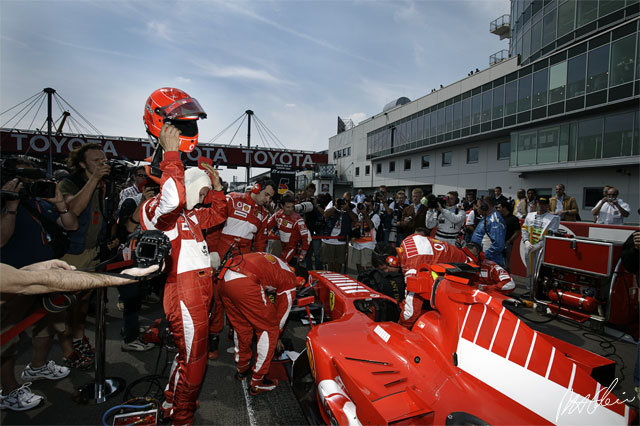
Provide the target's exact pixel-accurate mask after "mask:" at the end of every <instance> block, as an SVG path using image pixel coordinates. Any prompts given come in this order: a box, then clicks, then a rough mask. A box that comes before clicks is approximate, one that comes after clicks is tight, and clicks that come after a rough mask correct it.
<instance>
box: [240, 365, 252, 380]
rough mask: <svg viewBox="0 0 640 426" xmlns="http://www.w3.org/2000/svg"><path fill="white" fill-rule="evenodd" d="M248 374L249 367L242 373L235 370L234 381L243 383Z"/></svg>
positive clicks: (249, 371)
mask: <svg viewBox="0 0 640 426" xmlns="http://www.w3.org/2000/svg"><path fill="white" fill-rule="evenodd" d="M249 374H251V366H249V367H247V369H246V370H244V371H238V370H236V379H238V380H240V381H243V380H244V378H245V377H247V376H248V375H249Z"/></svg>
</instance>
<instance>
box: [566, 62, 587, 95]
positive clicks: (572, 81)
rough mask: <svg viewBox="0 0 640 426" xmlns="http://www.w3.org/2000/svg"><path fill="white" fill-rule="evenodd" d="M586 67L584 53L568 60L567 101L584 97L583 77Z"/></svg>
mask: <svg viewBox="0 0 640 426" xmlns="http://www.w3.org/2000/svg"><path fill="white" fill-rule="evenodd" d="M586 67H587V55H586V53H585V54H582V55H580V56H576V57H575V58H571V59H569V64H568V66H567V99H570V98H573V97H575V96H580V95H584V83H585V79H584V78H585V77H584V76H585V68H586Z"/></svg>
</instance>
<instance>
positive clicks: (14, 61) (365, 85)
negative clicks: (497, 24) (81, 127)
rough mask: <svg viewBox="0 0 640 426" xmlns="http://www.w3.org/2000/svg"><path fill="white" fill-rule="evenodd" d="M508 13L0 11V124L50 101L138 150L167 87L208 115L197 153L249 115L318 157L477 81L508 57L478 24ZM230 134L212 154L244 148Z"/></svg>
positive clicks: (472, 0)
mask: <svg viewBox="0 0 640 426" xmlns="http://www.w3.org/2000/svg"><path fill="white" fill-rule="evenodd" d="M507 13H509V1H508V0H423V1H391V0H379V1H365V0H355V1H350V0H340V1H322V0H314V1H303V0H288V1H279V0H273V1H272V0H260V1H257V0H253V1H230V0H226V1H213V0H188V1H186V0H185V1H176V0H129V1H125V0H100V1H98V0H83V1H80V0H46V1H36V0H0V112H4V111H6V110H8V109H9V108H11V107H13V106H15V105H17V104H18V103H20V102H22V101H24V100H25V99H27V98H29V97H30V96H32V95H35V94H36V93H38V92H40V91H42V89H44V88H45V87H52V88H54V89H55V90H56V91H57V93H58V94H59V95H60V96H62V98H64V99H65V100H66V101H67V102H69V104H71V105H72V106H73V107H74V108H75V109H76V110H77V111H78V112H79V113H80V114H82V116H84V117H85V118H86V119H87V120H88V121H89V122H90V123H91V124H92V125H93V126H95V128H97V129H98V130H99V132H100V133H101V134H103V135H110V136H128V137H141V138H145V137H146V133H145V129H144V124H143V121H142V114H143V108H144V104H145V102H146V99H147V97H148V96H149V95H150V94H151V92H153V91H154V90H155V89H157V88H160V87H166V86H169V87H177V88H180V89H182V90H184V91H185V92H187V93H188V94H189V95H191V96H192V97H194V98H196V99H197V100H198V101H199V102H200V104H201V105H202V106H203V108H204V110H205V111H206V112H207V115H208V118H207V119H205V120H201V121H199V131H200V142H201V143H203V142H209V141H211V140H212V139H213V138H214V137H215V136H216V135H219V134H220V132H221V131H222V130H224V129H225V128H227V127H228V126H229V125H230V124H232V123H233V122H234V121H235V120H236V119H237V118H238V117H240V116H242V115H243V113H244V112H245V111H246V110H248V109H251V110H252V111H254V113H255V116H256V117H258V118H259V119H260V120H261V121H262V122H263V123H264V124H265V125H266V126H267V127H268V128H269V129H270V130H271V131H272V132H273V134H275V136H276V137H277V139H278V140H279V141H280V142H281V143H282V144H283V145H284V146H286V147H287V148H290V149H301V150H311V151H320V150H324V149H327V148H328V140H329V138H330V137H331V136H333V135H335V134H336V127H337V117H338V116H340V117H342V118H351V119H352V120H353V121H354V123H356V124H357V123H358V122H359V121H361V120H363V119H365V118H367V117H371V116H373V115H374V114H377V113H379V112H381V111H382V108H383V106H384V105H385V104H386V103H388V102H390V101H393V100H395V99H397V98H399V97H401V96H406V97H408V98H409V99H411V100H414V99H418V98H419V97H422V96H424V95H426V94H428V93H429V92H430V91H431V89H432V88H437V87H440V84H442V85H444V86H447V85H448V84H451V83H454V82H455V81H458V80H460V79H462V78H464V77H466V76H467V73H468V72H469V71H470V70H474V69H476V68H479V69H484V68H487V67H488V64H489V56H490V55H491V54H493V53H495V52H497V51H499V50H501V49H508V42H507V40H503V41H500V40H499V37H498V36H496V35H493V34H491V33H489V23H490V22H491V21H492V20H494V19H496V18H498V17H499V16H501V15H503V14H507ZM44 110H45V108H44V107H43V108H42V110H41V111H40V115H41V117H34V115H35V108H34V110H32V112H31V114H30V115H29V116H28V117H25V119H24V120H23V121H22V122H20V123H19V124H20V125H19V126H17V127H19V128H29V129H35V128H38V127H40V126H42V125H43V123H44V119H45V114H46V112H45V111H44ZM12 111H16V110H12ZM55 112H57V111H56V109H55V108H54V119H57V117H55ZM72 114H73V112H72ZM11 116H13V113H11V114H9V113H7V114H2V115H0V127H4V126H5V125H7V124H8V125H9V126H10V127H15V126H14V123H15V120H14V121H13V122H10V123H6V122H7V121H8V120H9V119H10V118H11ZM76 119H77V120H78V121H80V122H81V123H83V121H82V120H81V119H80V118H78V117H77V116H76ZM31 121H33V125H31V126H30V127H29V123H30V122H31ZM245 123H246V121H245ZM238 124H239V122H238V123H236V125H234V126H232V127H231V128H230V130H227V131H226V132H225V133H223V134H222V135H221V136H219V137H218V138H217V139H216V140H215V142H216V143H221V144H229V143H233V144H245V143H246V124H245V125H244V127H243V128H242V129H240V130H239V131H238V134H237V135H236V137H235V139H234V138H233V134H234V133H235V131H236V129H237V128H238ZM67 131H71V130H70V129H67ZM255 144H257V145H259V146H267V145H269V144H270V145H272V146H273V145H274V141H273V140H261V139H260V137H259V135H256V134H254V137H253V138H252V145H255ZM221 174H222V176H223V177H224V178H225V179H227V180H231V179H232V175H234V174H236V175H238V176H239V180H243V179H244V170H242V169H238V170H227V171H224V172H222V173H221ZM254 174H255V173H254Z"/></svg>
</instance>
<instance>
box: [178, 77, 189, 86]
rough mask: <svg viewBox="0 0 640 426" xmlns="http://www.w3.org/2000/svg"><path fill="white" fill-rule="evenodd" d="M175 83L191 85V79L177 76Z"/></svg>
mask: <svg viewBox="0 0 640 426" xmlns="http://www.w3.org/2000/svg"><path fill="white" fill-rule="evenodd" d="M176 81H177V82H178V83H180V84H188V83H191V79H190V78H187V77H181V76H179V77H178V78H177V79H176Z"/></svg>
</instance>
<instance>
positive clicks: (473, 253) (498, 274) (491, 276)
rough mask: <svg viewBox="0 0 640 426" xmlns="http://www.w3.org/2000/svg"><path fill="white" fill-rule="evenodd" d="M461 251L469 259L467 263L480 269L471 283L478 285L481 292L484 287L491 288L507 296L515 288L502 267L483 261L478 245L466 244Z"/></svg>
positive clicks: (511, 279) (509, 276) (487, 260)
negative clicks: (473, 264) (469, 262)
mask: <svg viewBox="0 0 640 426" xmlns="http://www.w3.org/2000/svg"><path fill="white" fill-rule="evenodd" d="M462 251H464V253H465V254H466V255H467V256H468V257H469V259H468V261H471V262H473V263H475V264H476V265H478V266H479V267H480V272H478V274H477V275H476V277H475V279H474V280H473V283H474V284H478V287H479V288H480V289H481V290H483V289H484V287H485V286H492V287H495V289H496V290H498V291H500V292H501V293H503V294H509V293H511V292H512V291H513V290H514V289H515V288H516V283H515V282H514V281H513V278H511V275H509V273H508V272H507V271H506V270H505V269H504V268H503V267H502V266H500V265H498V264H497V263H496V262H492V261H491V260H489V259H485V257H484V253H483V252H482V247H481V246H480V244H477V243H474V242H468V243H467V244H466V245H465V246H464V247H463V248H462Z"/></svg>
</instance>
